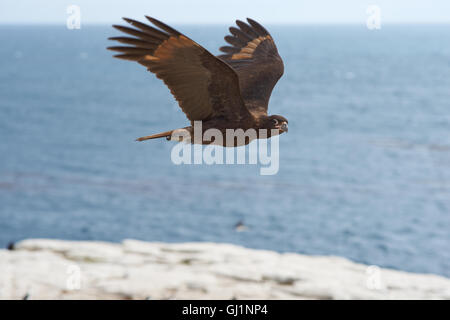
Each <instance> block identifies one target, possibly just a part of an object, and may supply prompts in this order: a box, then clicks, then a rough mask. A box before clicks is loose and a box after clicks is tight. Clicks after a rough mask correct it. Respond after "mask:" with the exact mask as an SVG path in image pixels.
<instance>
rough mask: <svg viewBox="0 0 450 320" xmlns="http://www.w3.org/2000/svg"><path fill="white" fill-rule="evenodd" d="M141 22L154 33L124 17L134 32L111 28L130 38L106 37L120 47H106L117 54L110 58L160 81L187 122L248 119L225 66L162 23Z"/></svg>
mask: <svg viewBox="0 0 450 320" xmlns="http://www.w3.org/2000/svg"><path fill="white" fill-rule="evenodd" d="M146 18H147V19H148V20H149V21H150V22H151V23H153V25H155V26H156V27H158V28H159V29H156V28H154V27H152V26H149V25H146V24H144V23H141V22H139V21H135V20H132V19H128V18H124V20H125V21H126V22H128V23H129V24H131V25H132V26H134V27H135V28H137V29H133V28H129V27H124V26H116V25H115V26H114V27H115V28H116V29H118V30H120V31H122V32H124V33H126V34H128V35H131V36H133V38H132V37H113V38H110V39H111V40H115V41H118V42H119V43H123V44H125V45H124V46H112V47H109V48H108V49H109V50H113V51H116V52H119V53H120V54H118V55H115V57H116V58H120V59H125V60H131V61H136V62H138V63H139V64H141V65H143V66H145V67H147V69H148V70H149V71H151V72H153V73H154V74H155V75H156V76H157V77H158V78H159V79H161V80H163V81H164V83H165V84H166V85H167V86H168V88H169V90H170V92H171V93H172V94H173V95H174V97H175V98H176V100H177V101H178V103H179V105H180V107H181V109H182V110H183V111H184V112H185V113H186V116H187V117H188V119H189V120H191V121H195V120H206V119H210V118H214V117H222V118H226V119H229V120H234V121H240V120H242V119H244V118H246V117H251V114H250V112H249V110H248V109H247V108H246V106H245V104H244V101H243V99H242V96H241V93H240V86H239V78H238V75H237V73H236V72H235V71H234V70H233V69H232V68H231V67H230V66H229V65H228V64H227V63H225V62H224V61H222V60H221V59H219V58H217V57H214V56H213V55H212V54H211V53H209V52H208V51H207V50H206V49H204V48H203V47H201V46H200V45H198V44H197V43H196V42H194V41H193V40H191V39H189V38H188V37H186V36H184V35H183V34H181V33H180V32H178V31H177V30H175V29H173V28H171V27H169V26H168V25H166V24H164V23H163V22H161V21H158V20H156V19H154V18H151V17H146Z"/></svg>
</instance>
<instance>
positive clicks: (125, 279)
mask: <svg viewBox="0 0 450 320" xmlns="http://www.w3.org/2000/svg"><path fill="white" fill-rule="evenodd" d="M0 298H1V299H24V298H28V299H450V279H448V278H445V277H441V276H437V275H429V274H414V273H407V272H402V271H395V270H389V269H377V268H374V267H372V268H369V267H368V266H366V265H363V264H358V263H354V262H351V261H349V260H347V259H344V258H340V257H332V256H329V257H328V256H327V257H324V256H305V255H301V254H295V253H285V254H279V253H276V252H273V251H265V250H253V249H246V248H243V247H239V246H235V245H230V244H218V243H179V244H168V243H157V242H151V243H150V242H142V241H136V240H125V241H123V242H122V243H106V242H87V241H86V242H84V241H81V242H75V241H61V240H46V239H30V240H24V241H22V242H19V243H17V244H16V245H15V250H13V251H9V250H0Z"/></svg>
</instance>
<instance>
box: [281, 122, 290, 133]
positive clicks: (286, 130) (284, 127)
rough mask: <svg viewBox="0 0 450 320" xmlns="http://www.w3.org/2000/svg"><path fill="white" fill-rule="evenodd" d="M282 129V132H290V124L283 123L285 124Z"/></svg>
mask: <svg viewBox="0 0 450 320" xmlns="http://www.w3.org/2000/svg"><path fill="white" fill-rule="evenodd" d="M280 129H281V131H283V132H288V124H287V123H286V122H283V123H282V124H281V127H280Z"/></svg>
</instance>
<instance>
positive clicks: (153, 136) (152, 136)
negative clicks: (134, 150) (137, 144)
mask: <svg viewBox="0 0 450 320" xmlns="http://www.w3.org/2000/svg"><path fill="white" fill-rule="evenodd" d="M172 132H173V130H170V131H166V132H161V133H157V134H154V135H151V136H145V137H140V138H137V139H136V141H145V140H150V139H158V138H169V137H170V136H171V135H172Z"/></svg>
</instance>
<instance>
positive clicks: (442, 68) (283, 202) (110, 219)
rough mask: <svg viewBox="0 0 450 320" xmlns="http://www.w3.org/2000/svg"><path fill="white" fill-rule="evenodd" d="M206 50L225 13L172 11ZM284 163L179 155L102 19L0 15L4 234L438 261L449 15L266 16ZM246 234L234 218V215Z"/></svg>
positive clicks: (442, 268)
mask: <svg viewBox="0 0 450 320" xmlns="http://www.w3.org/2000/svg"><path fill="white" fill-rule="evenodd" d="M178 29H180V30H182V31H183V32H185V33H186V34H187V35H188V36H190V37H191V38H193V39H195V40H197V41H198V42H199V43H201V44H202V45H204V46H205V47H206V48H207V49H209V50H210V51H211V52H213V53H214V54H217V53H218V48H219V47H220V46H221V45H223V44H224V41H223V40H222V39H223V36H224V35H225V34H226V33H227V28H226V27H225V26H207V27H206V26H179V27H178ZM269 30H270V31H271V33H272V35H273V37H274V38H275V40H276V42H277V45H278V48H279V51H280V54H281V55H282V57H283V59H284V61H285V75H284V77H283V78H282V79H281V80H280V82H279V83H278V85H277V87H276V88H275V90H274V92H273V95H272V98H271V101H270V109H269V111H270V112H271V113H276V114H281V115H284V116H285V117H287V118H288V119H289V126H290V128H289V129H290V130H289V133H288V134H285V135H282V136H281V138H280V170H279V172H278V174H277V175H274V176H260V175H259V168H258V167H257V166H249V165H243V166H236V165H234V166H233V165H229V166H226V165H216V166H207V165H190V166H189V165H182V166H175V165H174V164H172V162H171V161H170V151H171V148H172V147H173V144H172V143H169V142H167V141H165V140H160V141H151V142H146V143H136V142H134V139H135V138H136V137H139V136H143V135H148V134H151V133H155V132H159V131H166V130H169V129H173V128H179V127H182V126H185V125H186V124H187V121H186V119H185V117H184V115H183V113H182V112H181V111H180V110H179V108H178V106H177V105H176V103H175V101H174V99H173V98H172V96H171V95H170V93H169V91H168V90H167V89H166V87H165V86H164V85H163V84H162V82H161V81H160V80H157V79H156V78H155V77H154V76H153V75H151V74H149V73H148V72H147V71H146V70H145V68H143V67H142V66H140V65H138V64H135V63H132V62H127V61H119V60H116V59H113V58H111V55H112V54H111V52H108V51H107V50H105V47H106V46H108V45H111V43H109V42H108V41H107V40H106V38H107V37H108V36H113V35H118V33H117V32H116V31H115V30H113V29H112V28H111V27H109V26H82V29H81V30H67V29H66V28H65V26H0V43H1V45H0V112H1V117H0V140H1V141H0V245H1V246H5V245H6V244H7V243H8V242H10V241H17V240H20V239H24V238H30V237H45V238H62V239H76V240H107V241H120V240H122V239H124V238H137V239H142V240H148V241H168V242H181V241H215V242H230V243H236V244H240V245H244V246H247V247H251V248H264V249H272V250H277V251H280V252H286V251H291V252H299V253H306V254H317V255H339V256H344V257H347V258H350V259H352V260H355V261H359V262H363V263H367V264H375V265H379V266H383V267H391V268H396V269H401V270H407V271H414V272H424V273H437V274H441V275H445V276H450V134H449V131H450V28H449V27H448V26H437V25H436V26H426V25H422V26H420V25H417V26H413V25H411V26H408V25H404V26H383V28H382V29H381V30H378V31H369V30H367V29H366V28H365V26H356V25H355V26H275V27H270V26H269ZM240 220H242V221H244V223H245V224H246V225H247V226H248V230H247V231H246V232H236V231H235V230H234V228H233V226H234V224H235V223H236V222H238V221H240Z"/></svg>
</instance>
